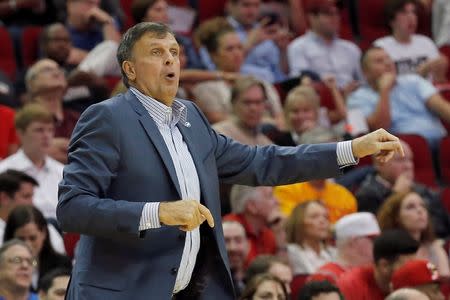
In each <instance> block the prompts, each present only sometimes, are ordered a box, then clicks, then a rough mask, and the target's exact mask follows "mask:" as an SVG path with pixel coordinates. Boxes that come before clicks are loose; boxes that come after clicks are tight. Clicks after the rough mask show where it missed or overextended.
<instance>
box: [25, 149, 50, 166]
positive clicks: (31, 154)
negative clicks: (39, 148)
mask: <svg viewBox="0 0 450 300" xmlns="http://www.w3.org/2000/svg"><path fill="white" fill-rule="evenodd" d="M23 152H24V153H25V155H26V156H27V157H28V159H29V160H31V162H32V163H33V165H34V166H35V167H37V168H39V169H41V168H42V167H44V164H45V155H42V154H40V153H37V152H35V151H29V150H28V149H23Z"/></svg>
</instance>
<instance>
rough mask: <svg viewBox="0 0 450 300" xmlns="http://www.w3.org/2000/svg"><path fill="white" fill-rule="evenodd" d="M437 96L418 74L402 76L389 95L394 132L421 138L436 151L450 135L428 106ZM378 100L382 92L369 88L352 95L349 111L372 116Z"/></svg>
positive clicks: (366, 86)
mask: <svg viewBox="0 0 450 300" xmlns="http://www.w3.org/2000/svg"><path fill="white" fill-rule="evenodd" d="M436 93H437V90H436V88H435V87H434V86H433V85H432V84H431V83H430V82H428V81H427V80H425V79H423V78H422V77H420V76H418V75H415V74H408V75H399V76H398V77H397V82H396V84H395V86H394V88H393V89H392V91H391V93H390V95H389V99H390V104H391V127H390V128H389V130H390V131H392V132H393V133H400V134H418V135H421V136H423V137H424V138H425V139H427V141H428V142H429V144H430V145H431V146H432V147H433V148H434V146H436V144H437V142H438V141H439V140H440V139H441V138H442V137H444V136H445V135H446V134H447V132H446V130H445V128H444V127H443V126H442V123H441V121H440V120H439V118H438V117H437V116H436V115H435V114H434V113H433V112H432V111H430V110H429V109H428V107H427V105H426V103H427V101H428V99H429V98H430V97H431V96H433V95H434V94H436ZM378 100H379V94H378V92H376V91H374V90H373V89H372V88H371V87H369V86H368V85H365V86H362V87H360V88H359V89H357V90H356V91H355V92H353V93H352V94H351V95H350V96H349V98H348V100H347V106H348V108H349V109H359V110H361V112H362V113H363V114H364V115H365V116H366V117H368V116H370V115H371V114H372V113H373V112H375V109H376V106H377V103H378Z"/></svg>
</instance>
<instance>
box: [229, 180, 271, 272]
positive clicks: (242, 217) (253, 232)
mask: <svg viewBox="0 0 450 300" xmlns="http://www.w3.org/2000/svg"><path fill="white" fill-rule="evenodd" d="M230 200H231V211H232V213H231V214H228V215H226V216H224V218H223V219H224V220H226V221H237V222H239V223H241V224H242V226H244V229H245V233H246V235H247V239H248V242H249V245H250V249H249V252H248V255H247V259H246V266H248V265H249V264H250V263H251V261H252V260H253V259H254V258H255V257H256V256H258V255H260V254H276V252H277V243H276V240H275V235H274V233H273V231H272V230H271V229H270V228H269V227H268V225H267V224H268V219H269V215H270V214H271V213H272V211H273V210H274V209H278V202H277V200H276V199H275V198H274V196H273V189H272V187H268V186H260V187H250V186H243V185H235V186H233V188H232V189H231V196H230Z"/></svg>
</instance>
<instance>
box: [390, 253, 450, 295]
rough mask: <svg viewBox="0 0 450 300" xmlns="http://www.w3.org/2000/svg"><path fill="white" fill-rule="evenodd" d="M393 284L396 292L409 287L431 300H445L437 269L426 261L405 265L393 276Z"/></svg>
mask: <svg viewBox="0 0 450 300" xmlns="http://www.w3.org/2000/svg"><path fill="white" fill-rule="evenodd" d="M391 283H392V288H393V289H394V290H397V289H401V288H405V287H409V288H413V289H415V290H419V291H421V292H422V293H424V294H425V295H427V296H428V297H429V298H430V300H444V295H443V294H442V292H441V289H440V277H439V273H438V271H437V268H436V266H435V265H433V263H431V262H429V261H428V260H425V259H414V260H411V261H409V262H407V263H405V264H404V265H403V266H401V267H400V268H398V269H397V270H396V271H395V272H394V274H392V279H391Z"/></svg>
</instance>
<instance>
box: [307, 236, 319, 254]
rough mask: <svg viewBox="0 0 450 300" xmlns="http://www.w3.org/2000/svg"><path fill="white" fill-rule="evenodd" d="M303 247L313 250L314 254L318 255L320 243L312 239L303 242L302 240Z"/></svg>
mask: <svg viewBox="0 0 450 300" xmlns="http://www.w3.org/2000/svg"><path fill="white" fill-rule="evenodd" d="M303 245H305V246H308V247H309V248H311V249H313V250H314V252H316V253H317V254H319V253H320V249H321V246H322V241H319V240H312V239H305V240H303Z"/></svg>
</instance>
